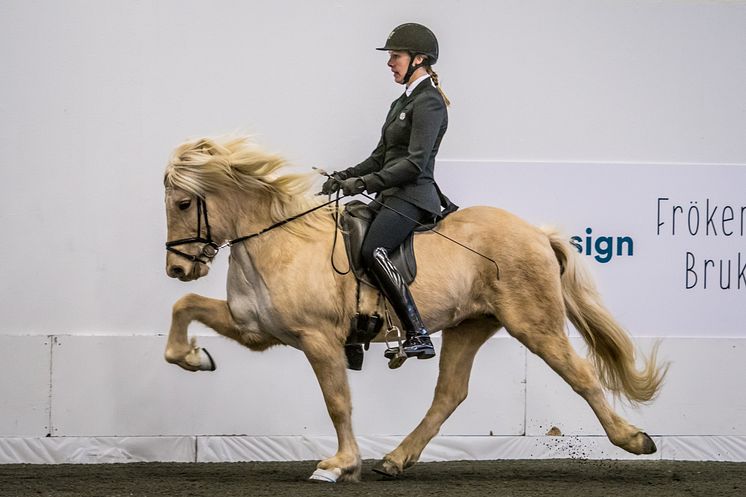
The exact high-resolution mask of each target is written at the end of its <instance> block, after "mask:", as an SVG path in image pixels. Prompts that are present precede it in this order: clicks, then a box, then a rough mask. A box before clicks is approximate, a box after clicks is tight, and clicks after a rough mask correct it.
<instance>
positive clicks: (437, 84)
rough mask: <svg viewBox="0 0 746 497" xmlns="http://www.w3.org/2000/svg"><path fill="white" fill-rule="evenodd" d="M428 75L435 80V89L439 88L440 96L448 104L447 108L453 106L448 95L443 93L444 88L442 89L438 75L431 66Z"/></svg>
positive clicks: (428, 67)
mask: <svg viewBox="0 0 746 497" xmlns="http://www.w3.org/2000/svg"><path fill="white" fill-rule="evenodd" d="M427 73H428V74H429V75H430V78H431V79H432V80H433V84H435V87H436V88H438V91H439V92H440V96H442V97H443V101H444V102H445V103H446V107H449V106H450V105H451V101H450V100H448V97H447V96H446V93H445V92H444V91H443V88H441V87H440V83H439V82H438V73H436V72H435V71H433V68H432V67H431V66H427Z"/></svg>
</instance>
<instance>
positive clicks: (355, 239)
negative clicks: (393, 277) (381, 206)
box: [340, 200, 432, 288]
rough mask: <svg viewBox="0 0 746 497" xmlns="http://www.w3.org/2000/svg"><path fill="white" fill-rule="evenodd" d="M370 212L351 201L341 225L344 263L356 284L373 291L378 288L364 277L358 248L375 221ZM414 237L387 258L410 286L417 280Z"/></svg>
mask: <svg viewBox="0 0 746 497" xmlns="http://www.w3.org/2000/svg"><path fill="white" fill-rule="evenodd" d="M375 214H376V213H375V211H373V210H372V209H371V208H370V207H369V206H368V205H367V204H365V203H363V202H361V201H359V200H353V201H351V202H348V203H347V204H346V205H345V210H344V212H343V213H342V216H341V219H340V224H341V226H342V232H343V234H344V241H345V250H346V251H347V260H348V261H350V269H351V270H352V272H353V273H354V274H355V278H357V280H358V281H361V282H363V283H365V284H366V285H368V286H371V287H373V288H378V285H377V284H376V282H375V281H373V280H372V279H371V278H370V276H369V275H368V274H367V272H366V270H365V268H364V267H363V264H362V256H361V254H360V253H361V248H362V246H363V240H364V239H365V234H366V233H367V232H368V228H369V227H370V223H371V221H372V220H373V218H374V217H375ZM431 227H432V225H430V226H424V227H420V228H418V229H417V230H416V231H422V230H426V229H430V228H431ZM413 240H414V233H413V234H411V235H409V236H408V237H407V239H406V240H405V241H404V243H402V244H401V245H399V248H397V249H396V250H395V251H394V252H393V253H391V254H389V259H390V260H391V262H392V263H393V264H394V266H395V267H396V269H398V270H399V273H400V274H401V276H402V278H403V279H404V281H405V282H406V283H407V285H409V284H411V283H412V282H413V281H414V279H415V277H416V276H417V261H416V260H415V257H414V243H413Z"/></svg>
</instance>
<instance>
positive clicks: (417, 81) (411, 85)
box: [404, 74, 430, 96]
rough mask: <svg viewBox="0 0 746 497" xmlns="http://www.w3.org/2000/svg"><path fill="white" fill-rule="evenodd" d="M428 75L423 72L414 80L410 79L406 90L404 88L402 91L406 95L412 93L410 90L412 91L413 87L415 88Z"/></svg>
mask: <svg viewBox="0 0 746 497" xmlns="http://www.w3.org/2000/svg"><path fill="white" fill-rule="evenodd" d="M429 77H430V75H429V74H424V75H422V76H420V77H419V78H417V79H415V80H414V81H412V83H411V84H410V85H409V86H408V87H407V89H406V90H404V92H405V93H406V94H407V96H410V95H411V94H412V92H413V91H414V89H415V88H417V85H418V84H420V83H421V82H422V81H423V80H425V79H427V78H429Z"/></svg>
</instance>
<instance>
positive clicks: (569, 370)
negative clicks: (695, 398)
mask: <svg viewBox="0 0 746 497" xmlns="http://www.w3.org/2000/svg"><path fill="white" fill-rule="evenodd" d="M557 310H561V306H558V309H557ZM523 311H524V312H525V311H526V307H523ZM545 311H546V310H545ZM534 314H535V315H542V316H543V317H542V318H537V319H529V320H526V319H525V318H524V319H523V320H521V321H519V322H518V323H515V322H512V323H508V322H506V329H507V330H508V333H510V334H511V335H512V336H513V337H515V338H517V339H518V340H519V341H520V342H521V343H523V344H524V345H525V346H526V347H527V348H528V349H529V350H530V351H531V352H533V353H534V354H536V355H538V356H539V357H541V358H542V359H543V360H544V362H546V363H547V365H548V366H549V367H550V368H552V369H553V370H554V371H555V372H556V373H557V374H558V375H560V377H562V379H564V380H565V382H567V383H568V384H569V385H570V387H572V389H573V390H574V391H575V392H576V393H577V394H579V395H580V396H581V397H583V398H584V399H585V400H586V402H588V404H589V406H590V407H591V409H592V410H593V412H594V413H595V414H596V417H597V418H598V420H599V422H600V423H601V425H602V426H603V428H604V431H605V432H606V435H607V436H608V437H609V440H610V441H611V442H612V443H613V444H614V445H616V446H618V447H621V448H622V449H624V450H626V451H628V452H631V453H633V454H651V453H653V452H655V451H656V447H655V443H654V442H653V440H652V439H651V438H650V437H649V436H648V435H647V434H646V433H644V432H642V431H641V430H640V429H639V428H636V427H635V426H633V425H631V424H630V423H629V422H627V421H626V420H625V419H624V418H622V417H621V416H619V415H618V414H617V413H616V412H615V411H614V410H613V409H612V408H611V406H610V405H609V403H608V401H607V400H606V397H605V395H604V390H603V387H602V385H601V382H600V381H599V378H598V375H597V373H596V371H595V368H594V367H593V366H592V365H591V363H590V362H589V361H588V360H587V359H584V358H582V357H580V356H579V355H578V354H577V352H576V351H575V350H574V349H573V348H572V346H571V345H570V341H569V339H568V338H567V336H566V334H565V332H564V317H563V314H561V313H558V312H537V313H534ZM552 315H554V317H553V318H552V317H551V316H552ZM516 321H517V320H516Z"/></svg>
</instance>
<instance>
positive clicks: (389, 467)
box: [373, 459, 401, 478]
mask: <svg viewBox="0 0 746 497" xmlns="http://www.w3.org/2000/svg"><path fill="white" fill-rule="evenodd" d="M373 471H374V472H376V473H378V474H379V475H383V476H385V477H387V478H396V477H398V476H399V474H400V473H401V471H400V470H399V468H397V467H396V465H394V464H393V463H391V462H389V461H387V460H386V459H384V460H382V461H378V462H377V463H376V464H375V465H374V466H373Z"/></svg>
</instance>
